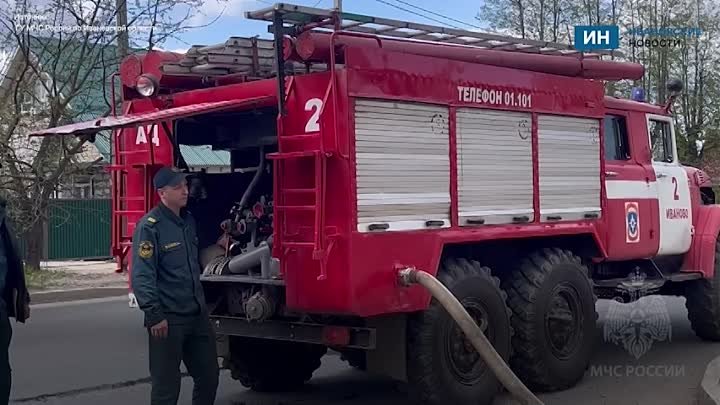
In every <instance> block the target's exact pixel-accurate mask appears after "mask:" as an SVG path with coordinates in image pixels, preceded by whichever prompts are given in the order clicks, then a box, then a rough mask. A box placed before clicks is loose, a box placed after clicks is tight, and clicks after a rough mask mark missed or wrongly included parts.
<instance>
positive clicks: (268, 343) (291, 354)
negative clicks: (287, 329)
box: [225, 336, 327, 392]
mask: <svg viewBox="0 0 720 405" xmlns="http://www.w3.org/2000/svg"><path fill="white" fill-rule="evenodd" d="M326 352H327V347H325V346H320V345H313V344H307V343H296V342H285V341H274V340H262V339H253V338H243V337H236V336H232V337H230V358H229V359H226V362H225V367H226V368H228V369H230V373H231V375H232V378H234V379H236V380H238V381H240V383H241V384H242V385H244V386H245V387H248V388H250V389H252V390H253V391H258V392H280V391H295V390H298V389H300V388H302V386H303V385H304V384H305V383H306V382H308V381H310V379H311V378H312V375H313V373H314V372H315V370H317V369H318V368H319V367H320V359H321V358H322V357H323V356H324V355H325V353H326Z"/></svg>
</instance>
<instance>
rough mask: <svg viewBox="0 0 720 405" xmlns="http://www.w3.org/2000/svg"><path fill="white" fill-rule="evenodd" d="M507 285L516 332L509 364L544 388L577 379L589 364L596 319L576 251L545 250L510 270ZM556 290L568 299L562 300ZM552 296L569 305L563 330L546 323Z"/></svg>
mask: <svg viewBox="0 0 720 405" xmlns="http://www.w3.org/2000/svg"><path fill="white" fill-rule="evenodd" d="M503 288H504V289H505V291H507V294H508V304H509V306H510V309H511V311H512V327H513V330H514V332H515V334H514V335H513V356H512V358H511V360H510V365H511V367H512V368H513V370H514V371H515V373H516V374H517V375H518V377H520V379H521V380H522V381H523V382H524V383H525V384H526V385H527V386H528V388H530V389H531V390H534V391H541V392H542V391H545V392H548V391H557V390H564V389H567V388H570V387H572V386H574V385H575V384H577V383H578V382H579V381H580V380H581V379H582V378H583V375H584V374H585V371H586V370H587V368H588V366H589V365H590V360H591V357H592V353H593V346H594V343H595V339H596V323H597V318H598V314H597V311H596V310H595V302H596V301H597V298H596V296H595V294H594V293H593V287H592V283H591V281H590V279H589V271H588V268H587V267H586V266H585V265H583V263H582V261H581V259H580V258H579V257H577V256H576V255H574V254H573V253H572V252H569V251H567V250H562V249H556V248H554V249H542V250H540V251H537V252H534V253H532V254H530V256H528V257H527V258H525V259H524V260H523V261H522V262H521V263H520V267H519V268H517V269H515V271H512V272H511V273H509V274H508V275H507V278H506V279H505V280H503ZM555 295H557V298H560V299H562V298H565V299H564V300H562V301H558V300H557V299H555ZM553 301H554V302H555V303H564V304H566V305H567V308H566V309H570V312H569V313H570V314H571V315H572V316H571V317H570V321H571V322H570V324H569V325H568V324H566V325H564V326H565V329H562V328H561V327H560V326H559V325H558V324H553V325H548V319H547V318H548V315H551V314H552V312H551V311H550V309H551V307H550V304H551V302H553ZM546 309H548V310H546ZM556 313H557V312H556ZM566 315H567V312H566ZM555 319H557V318H555ZM568 326H569V327H568ZM551 331H552V333H551ZM561 332H566V333H565V334H563V333H561ZM551 335H552V337H551Z"/></svg>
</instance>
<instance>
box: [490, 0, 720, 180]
mask: <svg viewBox="0 0 720 405" xmlns="http://www.w3.org/2000/svg"><path fill="white" fill-rule="evenodd" d="M478 19H480V20H481V21H483V22H486V23H487V25H488V26H489V27H490V28H491V29H494V30H496V31H500V32H503V33H506V34H511V35H517V36H524V37H527V38H532V39H541V40H546V41H557V42H563V43H572V42H573V39H574V38H573V37H574V34H573V33H574V26H575V25H618V26H619V27H620V35H621V41H620V44H621V49H620V50H621V51H622V52H623V53H624V56H623V57H620V56H618V57H615V59H620V60H627V61H632V62H637V63H641V64H642V65H643V66H645V75H644V77H643V78H642V80H639V81H637V82H627V81H621V82H617V83H607V85H606V89H607V92H608V94H609V95H613V96H624V97H629V95H630V91H631V88H632V87H633V86H639V87H642V88H644V89H645V90H646V95H647V99H648V101H650V102H653V103H657V104H664V103H665V102H666V100H667V97H668V94H667V91H666V87H665V86H666V82H667V81H668V80H669V79H670V78H678V79H680V80H681V81H682V83H683V85H684V86H683V87H684V91H683V93H682V94H681V95H680V97H679V98H678V99H677V101H676V102H675V104H674V105H673V107H674V109H673V111H674V113H675V117H676V131H677V134H678V154H679V156H680V158H681V159H682V161H683V162H684V163H685V164H688V165H695V166H702V167H704V168H706V169H707V170H708V171H709V172H710V174H711V175H712V176H713V177H715V178H717V177H718V176H719V175H720V151H718V149H720V148H719V146H720V72H719V71H718V69H717V66H720V9H719V8H718V7H717V3H716V2H712V1H707V0H581V1H570V0H496V1H492V2H484V3H483V6H482V8H481V9H480V12H479V14H478ZM635 28H643V29H659V28H699V29H700V30H701V35H699V36H696V35H692V34H691V35H685V36H675V37H672V38H669V37H659V36H655V37H652V36H644V37H641V36H638V35H635V34H633V33H634V32H635V31H634V29H635ZM641 39H643V40H644V39H649V40H652V39H658V40H659V39H671V40H679V41H678V42H679V43H676V42H675V41H671V43H672V45H670V46H660V47H646V46H633V43H634V44H636V45H637V41H638V40H641ZM632 40H635V41H634V42H631V41H632ZM716 166H717V169H716Z"/></svg>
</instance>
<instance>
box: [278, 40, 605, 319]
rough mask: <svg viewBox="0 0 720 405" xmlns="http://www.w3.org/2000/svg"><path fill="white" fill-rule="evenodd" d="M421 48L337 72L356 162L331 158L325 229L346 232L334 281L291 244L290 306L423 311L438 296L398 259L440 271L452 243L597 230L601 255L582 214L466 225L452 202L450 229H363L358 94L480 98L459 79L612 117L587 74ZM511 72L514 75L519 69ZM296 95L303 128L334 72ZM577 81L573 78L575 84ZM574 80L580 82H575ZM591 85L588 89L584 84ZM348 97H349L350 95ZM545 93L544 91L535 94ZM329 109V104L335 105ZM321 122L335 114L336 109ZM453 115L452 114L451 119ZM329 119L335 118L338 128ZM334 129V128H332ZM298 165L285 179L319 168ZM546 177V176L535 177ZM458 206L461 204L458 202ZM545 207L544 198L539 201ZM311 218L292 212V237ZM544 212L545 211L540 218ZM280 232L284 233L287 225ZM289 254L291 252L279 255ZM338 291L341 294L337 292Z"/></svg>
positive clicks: (375, 55) (294, 108) (301, 81)
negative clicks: (415, 282) (464, 93)
mask: <svg viewBox="0 0 720 405" xmlns="http://www.w3.org/2000/svg"><path fill="white" fill-rule="evenodd" d="M427 61H428V59H427V58H425V57H421V56H416V55H406V54H399V53H393V52H386V51H377V50H372V51H370V50H364V49H349V50H348V51H347V54H346V63H347V66H348V68H347V70H346V71H344V72H341V73H340V74H339V75H338V84H339V86H338V88H339V89H341V90H342V89H343V84H344V83H346V85H347V93H344V92H343V91H340V92H339V95H341V97H339V98H338V107H337V108H338V116H340V117H343V118H344V119H340V120H338V123H339V124H342V123H343V122H347V123H348V125H349V127H348V128H344V127H343V126H342V125H340V127H339V128H338V132H337V134H338V135H339V136H340V144H341V148H340V149H341V151H342V152H344V149H345V148H344V144H345V143H346V142H349V143H350V159H347V160H346V159H340V158H338V157H333V158H331V159H330V160H329V162H330V168H329V170H328V172H327V173H328V177H327V184H328V188H327V190H328V194H327V198H326V201H327V203H326V204H327V205H326V209H325V213H326V226H328V227H334V229H335V231H337V233H338V234H339V237H338V238H337V239H336V240H335V242H334V244H333V247H332V250H331V251H330V254H329V262H328V267H327V268H328V274H327V278H326V279H324V280H323V279H319V278H318V276H319V275H320V268H319V264H318V262H317V261H313V260H312V257H311V254H310V251H302V250H297V251H292V252H291V253H288V254H287V255H285V256H282V257H281V261H282V262H283V270H284V274H285V278H286V280H287V301H288V305H289V306H290V307H291V308H293V309H297V310H305V311H314V312H321V313H352V314H357V315H361V316H371V315H377V314H382V313H388V312H396V311H413V310H418V309H421V308H424V307H425V306H426V305H427V302H428V300H429V296H428V295H427V294H426V293H425V292H423V291H422V290H421V289H409V290H406V289H402V288H398V286H397V285H396V283H395V276H396V271H397V268H398V267H399V266H416V267H418V268H421V269H424V270H426V271H429V272H431V273H435V272H436V271H437V268H438V264H439V258H440V255H441V253H442V249H443V246H444V245H446V244H451V243H463V242H471V241H482V240H493V239H512V238H527V237H537V236H552V235H573V234H589V235H593V237H595V239H596V240H597V241H598V244H599V246H600V249H601V252H604V248H603V247H602V245H603V243H604V239H605V237H604V235H600V234H599V233H598V225H597V222H591V221H582V222H577V223H562V224H533V225H517V226H516V225H512V226H488V227H485V228H482V229H473V230H470V229H461V228H459V227H458V226H457V222H458V221H457V208H456V207H455V208H453V209H452V211H453V215H452V224H453V226H452V227H451V228H450V229H446V230H428V231H414V232H392V233H385V234H382V233H381V234H372V235H370V234H361V233H358V232H357V231H355V226H356V224H355V218H356V217H357V207H356V203H355V201H357V196H356V195H355V181H356V179H355V176H354V173H355V172H354V159H353V157H354V147H353V145H354V142H353V139H354V132H353V130H352V125H353V120H352V114H351V111H352V99H353V98H354V97H368V98H381V99H397V100H412V101H424V102H431V103H437V104H443V105H450V106H453V105H472V103H470V102H463V101H458V89H457V86H485V87H487V88H491V89H505V88H516V89H518V88H519V89H527V90H528V91H530V92H532V94H533V111H537V112H553V111H562V112H563V113H564V114H569V115H577V116H584V117H588V116H591V117H592V116H594V117H597V118H601V117H602V116H603V106H602V97H603V90H602V85H601V84H600V83H593V82H589V81H587V80H582V79H570V78H560V77H557V76H551V75H547V74H538V73H533V72H520V73H518V72H517V71H514V70H511V69H508V68H499V67H493V66H481V65H473V64H468V63H464V62H458V61H447V60H433V63H427ZM511 72H512V74H510V73H511ZM294 81H295V83H294V84H293V86H294V88H293V89H292V90H291V93H290V94H291V95H290V97H289V99H288V104H287V106H288V112H289V114H288V118H287V119H285V120H284V121H283V122H284V125H283V126H284V130H285V133H286V134H297V133H298V132H297V131H300V132H299V133H304V132H305V130H304V129H305V128H303V127H302V126H303V125H305V123H306V122H307V120H308V119H309V117H310V114H311V112H308V111H305V108H304V103H305V102H306V101H307V100H309V99H311V98H316V97H320V94H322V90H324V89H323V87H324V86H326V85H327V76H326V74H315V75H308V76H301V77H296V78H295V79H294ZM568 81H570V82H571V83H568ZM573 86H575V87H574V88H573ZM578 88H580V89H583V90H584V91H583V92H582V94H583V95H582V96H578V95H577V94H580V92H577V89H578ZM343 94H347V95H348V96H349V98H346V97H345V96H343ZM536 95H537V97H536ZM327 107H329V106H326V108H327ZM322 119H331V112H329V113H327V114H323V118H322ZM452 121H453V117H452V116H451V117H450V122H451V123H452ZM329 126H330V125H329ZM328 132H330V133H334V132H333V131H328ZM448 142H449V144H450V153H451V156H450V157H451V161H454V160H455V158H454V156H455V147H454V145H455V143H454V128H453V125H452V124H451V131H450V137H449V140H448ZM289 167H292V168H293V169H292V170H290V169H288V170H286V171H284V172H283V174H279V175H281V176H282V175H285V176H287V177H286V178H283V182H285V181H296V179H292V176H298V175H303V173H305V176H306V177H307V173H310V172H311V168H310V167H308V166H306V167H302V166H301V163H300V162H299V161H298V162H297V163H293V166H289ZM454 176H455V175H454V174H453V171H451V187H452V190H451V195H452V196H453V200H457V190H456V180H455V179H454ZM536 183H537V182H536ZM453 206H454V205H453ZM536 206H537V204H536ZM310 216H311V215H310V214H308V216H307V217H303V216H301V215H299V214H298V215H294V216H293V217H292V219H290V218H288V219H287V225H286V228H285V229H284V231H285V232H288V233H289V234H294V233H296V232H299V230H300V228H301V227H303V226H304V227H305V229H310V228H311V226H310V225H309V223H308V221H309V220H310V218H309V217H310ZM536 217H539V215H536ZM278 231H279V230H278ZM276 254H279V255H282V254H283V253H282V252H276ZM329 292H332V293H329Z"/></svg>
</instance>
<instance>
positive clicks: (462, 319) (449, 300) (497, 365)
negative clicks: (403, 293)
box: [398, 268, 543, 405]
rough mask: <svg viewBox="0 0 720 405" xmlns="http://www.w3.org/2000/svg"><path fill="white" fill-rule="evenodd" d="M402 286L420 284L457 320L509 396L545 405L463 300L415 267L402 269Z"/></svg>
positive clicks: (526, 403)
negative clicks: (520, 377)
mask: <svg viewBox="0 0 720 405" xmlns="http://www.w3.org/2000/svg"><path fill="white" fill-rule="evenodd" d="M398 276H399V277H400V282H401V284H402V285H405V286H409V285H412V284H420V285H422V286H423V287H425V288H426V289H427V290H428V291H429V292H430V294H431V295H432V296H433V297H434V298H435V299H436V300H437V301H438V302H439V303H440V304H441V305H442V306H443V307H445V309H446V310H447V311H448V313H449V314H450V316H452V317H453V319H455V322H457V323H458V325H459V326H460V329H462V331H463V332H464V333H465V336H466V337H467V338H468V340H470V342H471V343H472V345H473V346H474V347H475V350H477V351H478V353H479V354H480V357H482V359H483V361H485V363H486V364H487V365H488V366H490V369H491V370H492V371H493V373H494V374H495V376H496V377H497V378H498V380H500V383H501V384H502V385H503V386H504V387H505V388H507V390H508V391H509V392H510V394H511V395H512V396H513V397H515V399H517V400H518V401H520V402H521V403H522V404H524V405H543V403H542V401H540V400H539V399H538V398H537V397H536V396H535V394H533V393H532V391H530V390H529V389H528V388H527V387H526V386H525V384H523V383H522V381H520V379H519V378H518V377H517V376H516V375H515V373H513V371H512V370H511V369H510V367H509V366H508V365H507V364H506V363H505V361H504V360H503V358H502V357H500V355H499V354H498V352H497V351H495V348H493V347H492V344H490V341H488V340H487V338H486V337H485V334H484V333H483V332H482V331H481V330H480V328H479V327H478V326H477V324H476V323H475V321H474V320H473V319H472V317H471V316H470V314H468V313H467V311H466V310H465V308H463V306H462V305H461V304H460V301H458V300H457V298H455V296H454V295H453V294H452V293H451V292H450V291H449V290H448V289H447V288H446V287H445V286H444V285H443V284H442V283H441V282H440V281H439V280H438V279H436V278H435V277H433V276H432V275H430V274H428V273H426V272H424V271H421V270H417V269H413V268H408V269H404V270H401V271H400V273H399V274H398Z"/></svg>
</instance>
